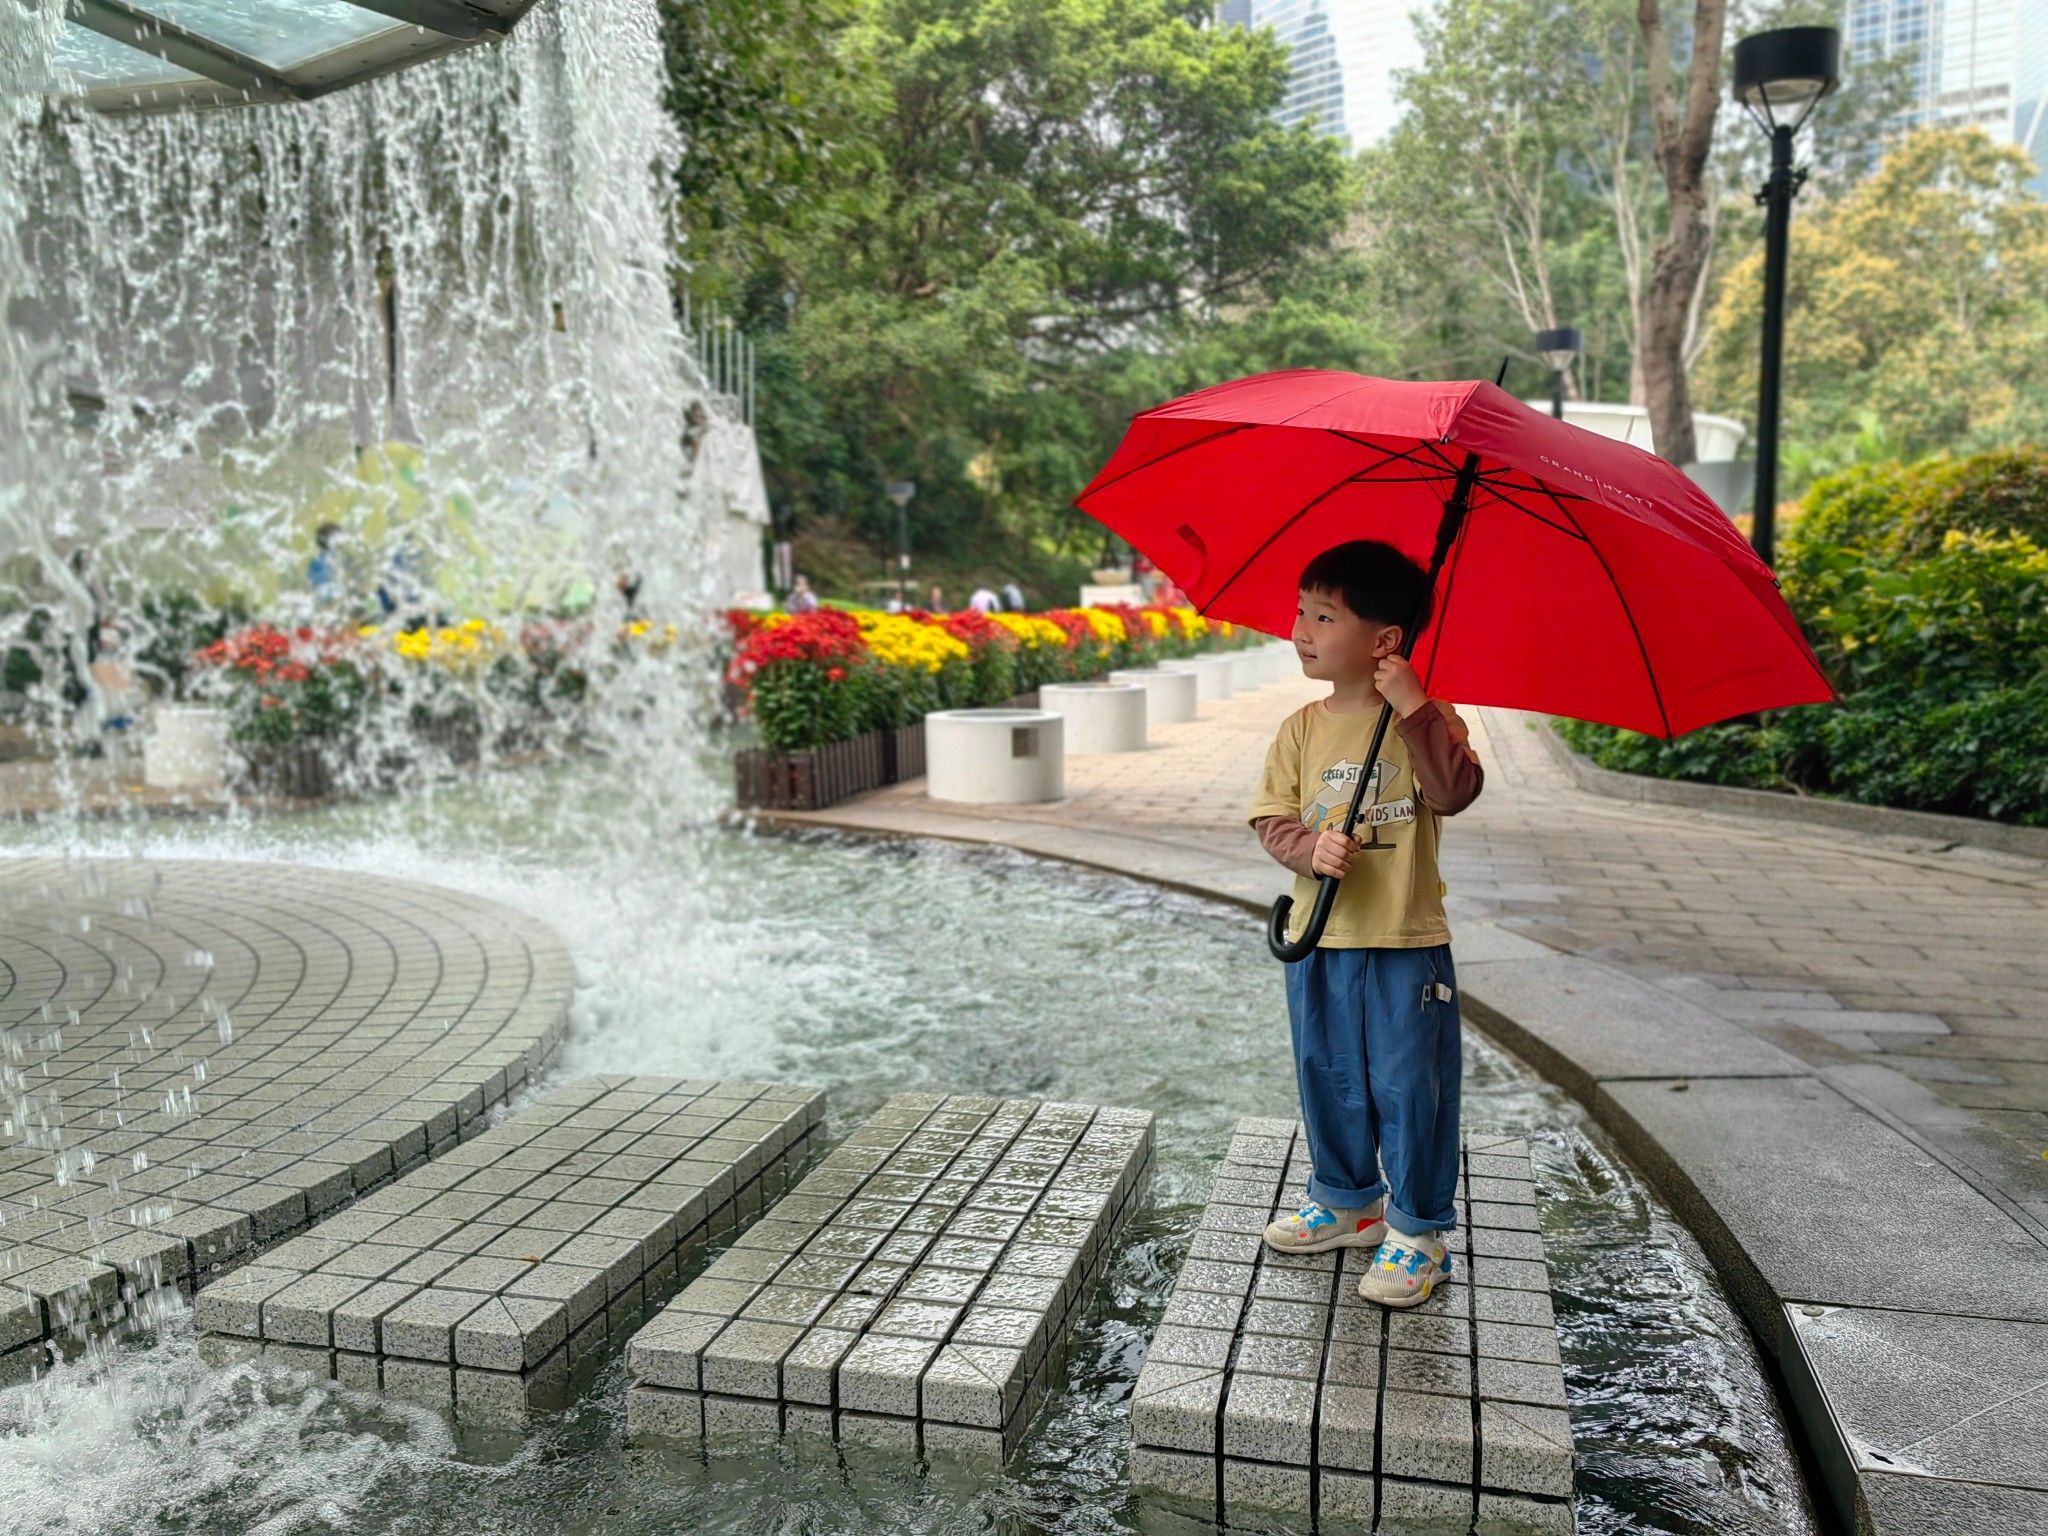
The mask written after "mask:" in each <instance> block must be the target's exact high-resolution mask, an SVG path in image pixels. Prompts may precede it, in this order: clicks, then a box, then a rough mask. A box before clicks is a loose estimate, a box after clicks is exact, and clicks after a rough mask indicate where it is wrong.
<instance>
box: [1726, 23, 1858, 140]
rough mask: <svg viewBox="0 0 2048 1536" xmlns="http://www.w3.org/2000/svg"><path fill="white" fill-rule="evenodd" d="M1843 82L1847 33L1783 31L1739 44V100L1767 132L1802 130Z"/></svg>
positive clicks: (1735, 81)
mask: <svg viewBox="0 0 2048 1536" xmlns="http://www.w3.org/2000/svg"><path fill="white" fill-rule="evenodd" d="M1841 83H1842V34H1841V33H1840V32H1839V31H1837V30H1836V29H1835V28H1833V27H1781V28H1779V29H1778V30H1776V31H1774V32H1758V33H1756V34H1755V35H1754V36H1751V37H1745V38H1743V39H1742V40H1741V41H1740V42H1738V43H1736V45H1735V61H1734V70H1733V82H1732V84H1733V90H1734V94H1735V99H1736V100H1737V101H1739V102H1741V103H1742V104H1743V105H1744V106H1745V107H1747V108H1749V110H1750V113H1751V114H1752V115H1753V116H1755V117H1756V119H1757V120H1758V122H1760V123H1762V124H1763V125H1764V127H1765V128H1767V129H1775V128H1784V127H1789V128H1797V127H1798V126H1799V125H1800V124H1801V123H1803V122H1805V121H1806V118H1807V115H1808V114H1809V113H1810V112H1812V111H1813V109H1814V107H1815V106H1816V105H1817V104H1818V103H1819V101H1820V99H1821V98H1822V97H1823V96H1827V95H1830V94H1832V93H1833V91H1834V89H1835V87H1837V86H1838V85H1840V84H1841Z"/></svg>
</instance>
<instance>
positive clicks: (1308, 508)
mask: <svg viewBox="0 0 2048 1536" xmlns="http://www.w3.org/2000/svg"><path fill="white" fill-rule="evenodd" d="M1336 435H1337V436H1338V437H1343V438H1345V440H1346V441H1347V442H1357V441H1358V439H1356V438H1354V437H1347V436H1346V434H1345V433H1342V432H1339V433H1337V434H1336ZM1384 451H1385V453H1386V455H1387V457H1386V458H1384V459H1381V460H1380V464H1391V463H1392V462H1393V461H1394V460H1395V459H1400V460H1403V461H1404V462H1409V463H1412V462H1413V461H1412V460H1410V459H1409V458H1408V455H1407V454H1405V453H1402V452H1401V451H1399V450H1398V449H1392V448H1389V449H1386V450H1384ZM1378 467H1379V465H1367V466H1366V467H1365V468H1364V469H1361V470H1358V471H1356V472H1354V473H1352V474H1348V475H1346V476H1345V477H1344V478H1343V479H1342V480H1339V481H1338V482H1337V483H1336V484H1335V485H1333V486H1331V487H1329V489H1327V490H1325V491H1323V492H1321V493H1320V494H1318V495H1317V496H1316V497H1315V499H1314V500H1312V501H1309V502H1306V503H1304V504H1303V506H1302V508H1301V510H1300V511H1299V512H1297V513H1295V514H1294V516H1292V517H1290V518H1288V519H1287V521H1286V522H1284V523H1282V524H1281V525H1280V526H1279V527H1278V528H1275V529H1274V530H1273V531H1272V532H1271V533H1269V534H1267V535H1266V537H1265V540H1264V542H1262V543H1261V544H1260V545H1259V547H1258V548H1257V549H1255V550H1253V551H1252V552H1251V553H1250V554H1248V555H1246V556H1245V557H1244V561H1243V563H1242V564H1241V565H1239V566H1238V568H1237V569H1236V570H1234V571H1232V572H1231V573H1230V576H1229V578H1228V580H1226V581H1225V582H1224V583H1223V585H1222V586H1220V587H1218V588H1217V589H1216V590H1215V591H1214V592H1212V593H1210V594H1209V596H1208V598H1207V599H1206V600H1205V601H1204V602H1203V603H1202V605H1201V607H1200V608H1199V609H1198V610H1197V611H1198V612H1200V613H1204V614H1206V613H1207V612H1208V611H1209V610H1210V608H1212V607H1213V606H1214V605H1215V604H1216V603H1217V602H1219V601H1221V599H1222V597H1223V594H1224V593H1226V592H1228V591H1229V590H1230V588H1231V586H1232V584H1233V583H1235V582H1236V580H1237V578H1238V577H1240V576H1242V575H1243V574H1244V573H1245V572H1246V571H1248V570H1250V569H1251V568H1252V565H1253V563H1254V562H1255V561H1257V559H1258V558H1259V556H1261V555H1263V554H1264V553H1265V552H1266V551H1267V550H1269V549H1271V548H1272V547H1273V541H1274V540H1275V539H1277V538H1279V537H1280V535H1281V534H1283V533H1285V532H1286V531H1287V530H1288V529H1290V528H1292V527H1293V526H1294V525H1295V524H1296V523H1298V522H1300V521H1301V520H1302V519H1303V518H1304V517H1307V516H1308V515H1309V513H1311V512H1313V511H1314V510H1315V509H1316V508H1317V507H1319V506H1321V505H1322V504H1323V503H1324V502H1326V501H1328V500H1329V499H1330V498H1331V497H1332V496H1334V495H1336V494H1337V493H1338V492H1339V491H1341V490H1343V489H1344V487H1345V486H1347V485H1355V484H1356V483H1357V482H1359V481H1360V480H1364V479H1367V478H1369V477H1370V476H1371V474H1372V472H1373V470H1375V469H1377V468H1378ZM1431 478H1435V477H1433V476H1432V477H1431Z"/></svg>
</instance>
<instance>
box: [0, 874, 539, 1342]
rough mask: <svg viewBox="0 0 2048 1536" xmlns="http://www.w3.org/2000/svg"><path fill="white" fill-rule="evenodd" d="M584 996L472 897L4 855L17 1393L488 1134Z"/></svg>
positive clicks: (4, 1194) (4, 1159) (2, 1016)
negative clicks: (492, 1114) (179, 1297)
mask: <svg viewBox="0 0 2048 1536" xmlns="http://www.w3.org/2000/svg"><path fill="white" fill-rule="evenodd" d="M574 979H575V978H574V969H573V966H572V965H571V962H570V959H569V955H568V952H567V950H566V949H564V948H563V946H562V944H561V942H560V941H559V940H558V939H557V938H556V937H555V936H554V935H553V934H552V933H550V932H549V931H548V930H547V929H546V928H545V926H544V925H542V924H540V923H538V922H536V921H534V920H533V919H531V918H529V917H526V916H525V915H523V914H521V913H518V912H515V911H513V910H511V909H509V908H506V907H501V906H499V905H497V904H495V903H493V902H488V901H484V900H481V899H479V898H476V897H472V896H466V895H462V894H460V893H457V892H454V891H447V890H440V889H435V888H433V887H429V886H424V885H417V884H412V883H409V882H404V881H397V880H385V879H379V878H375V877H371V876H366V875H358V874H352V873H344V872H341V871H336V870H323V869H310V868H299V867H293V866H286V865H276V864H263V865H258V864H228V863H207V862H199V861H169V862H163V863H157V862H151V863H147V864H143V863H139V862H120V861H105V862H98V861H76V860H58V859H8V860H0V1382H4V1381H8V1380H13V1379H16V1378H17V1377H19V1376H21V1375H25V1374H27V1373H28V1372H29V1371H31V1370H32V1369H33V1368H34V1367H35V1366H36V1365H37V1364H39V1363H42V1362H46V1361H47V1360H48V1359H49V1358H50V1351H51V1348H52V1347H53V1345H55V1346H59V1347H64V1348H75V1347H76V1346H77V1345H78V1344H80V1343H82V1342H83V1340H84V1339H85V1337H86V1336H87V1334H88V1333H89V1332H90V1331H92V1330H95V1329H101V1328H105V1327H108V1326H111V1325H113V1324H116V1323H118V1322H119V1321H120V1320H121V1319H122V1318H123V1316H124V1315H125V1314H127V1313H128V1312H129V1311H130V1309H132V1308H133V1307H134V1306H135V1304H136V1300H137V1298H138V1297H141V1296H145V1295H146V1294H147V1293H148V1292H150V1291H152V1290H156V1289H158V1288H159V1287H165V1286H173V1285H175V1286H178V1287H180V1288H182V1289H184V1290H186V1291H188V1292H189V1291H191V1290H192V1289H194V1288H195V1287H196V1286H197V1285H200V1284H203V1283H205V1282H206V1281H207V1280H208V1279H210V1278H211V1277H213V1276H215V1275H218V1274H220V1273H222V1272H223V1271H225V1270H227V1269H230V1268H232V1267H233V1266H235V1265H237V1264H240V1263H242V1262H244V1261H245V1260H247V1259H248V1258H249V1257H250V1256H251V1255H252V1254H254V1253H257V1252H258V1251H260V1250H262V1249H264V1248H267V1247H270V1246H271V1245H273V1244H275V1243H277V1242H279V1241H280V1240H282V1239H284V1238H286V1237H288V1236H290V1235H291V1234H292V1233H294V1232H297V1231H300V1230H302V1229H304V1228H305V1227H306V1226H307V1225H308V1224H309V1223H311V1222H314V1221H317V1220H319V1218H320V1217H321V1216H322V1215H324V1214H326V1213H328V1212H330V1211H334V1210H336V1209H337V1208H340V1207H342V1206H345V1205H347V1204H348V1203H349V1202H350V1201H352V1200H354V1199H355V1198H356V1197H357V1196H359V1195H361V1194H364V1193H366V1192H368V1191H370V1190H372V1189H375V1188H377V1187H378V1186H379V1185H382V1184H384V1183H387V1182H388V1181H389V1180H391V1179H392V1178H393V1177H394V1176H395V1175H396V1174H398V1173H401V1172H403V1171H405V1170H407V1169H410V1168H413V1167H417V1166H419V1165H421V1164H423V1163H424V1162H425V1161H426V1160H427V1159H428V1158H430V1157H439V1156H441V1155H443V1154H445V1153H447V1152H449V1151H451V1150H453V1149H455V1148H456V1147H457V1146H459V1145H461V1144H462V1143H463V1142H464V1141H465V1140H466V1139H467V1138H469V1137H471V1136H474V1135H475V1134H477V1133H478V1132H480V1131H482V1130H483V1129H484V1127H485V1125H486V1123H487V1122H486V1120H485V1112H486V1111H487V1110H488V1109H490V1108H491V1107H492V1106H494V1105H497V1104H500V1103H502V1102H504V1100H505V1099H506V1098H507V1096H508V1095H509V1094H511V1093H513V1092H515V1091H517V1090H518V1089H519V1088H520V1087H522V1086H523V1085H524V1084H525V1083H526V1082H527V1081H528V1079H529V1078H530V1077H533V1076H535V1075H537V1074H538V1073H539V1071H540V1070H541V1069H542V1068H543V1067H544V1066H545V1065H546V1064H547V1063H548V1062H549V1061H550V1060H551V1059H552V1058H553V1056H554V1054H555V1052H556V1050H557V1049H558V1047H559V1046H560V1044H561V1041H562V1037H563V1031H564V1028H565V1021H566V1015H567V1009H568V1005H569V1000H570V995H571V991H572V989H573V986H574Z"/></svg>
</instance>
